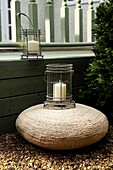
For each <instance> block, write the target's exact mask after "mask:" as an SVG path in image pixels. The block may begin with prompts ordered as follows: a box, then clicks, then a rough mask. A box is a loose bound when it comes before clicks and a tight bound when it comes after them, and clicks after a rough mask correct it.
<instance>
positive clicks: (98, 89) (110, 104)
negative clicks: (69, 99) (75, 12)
mask: <svg viewBox="0 0 113 170" xmlns="http://www.w3.org/2000/svg"><path fill="white" fill-rule="evenodd" d="M95 36H96V42H95V45H94V47H93V52H94V54H95V57H94V59H93V61H91V62H90V63H89V66H88V69H87V71H86V73H85V80H84V81H85V85H84V88H83V89H81V93H80V97H79V100H80V102H82V103H84V104H88V105H90V106H93V107H95V108H97V109H99V110H101V111H103V112H104V113H105V114H107V115H109V114H111V115H112V116H113V0H108V1H107V2H103V3H100V4H99V6H98V7H97V10H96V19H95Z"/></svg>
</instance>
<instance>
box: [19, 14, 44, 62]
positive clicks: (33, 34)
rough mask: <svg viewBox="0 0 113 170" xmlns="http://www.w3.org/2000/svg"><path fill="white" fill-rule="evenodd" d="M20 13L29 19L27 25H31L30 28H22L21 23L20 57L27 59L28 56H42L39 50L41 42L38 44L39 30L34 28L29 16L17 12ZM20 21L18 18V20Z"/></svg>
mask: <svg viewBox="0 0 113 170" xmlns="http://www.w3.org/2000/svg"><path fill="white" fill-rule="evenodd" d="M20 15H24V16H25V17H26V18H27V19H28V20H29V23H30V24H29V25H31V27H32V29H24V28H23V27H22V25H21V24H20V25H21V28H22V29H21V34H22V43H23V51H22V55H21V58H22V59H24V58H25V59H28V58H31V59H32V58H43V55H42V52H41V44H40V30H38V29H34V28H33V24H32V22H31V20H30V18H29V17H28V16H27V15H26V14H24V13H19V14H18V17H19V16H20ZM19 21H20V20H19Z"/></svg>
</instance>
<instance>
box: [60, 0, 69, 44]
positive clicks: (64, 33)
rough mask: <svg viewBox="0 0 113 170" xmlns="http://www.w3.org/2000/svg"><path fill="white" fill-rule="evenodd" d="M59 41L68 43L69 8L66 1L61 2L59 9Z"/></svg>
mask: <svg viewBox="0 0 113 170" xmlns="http://www.w3.org/2000/svg"><path fill="white" fill-rule="evenodd" d="M61 41H62V42H69V8H68V7H67V2H66V0H63V2H62V7H61Z"/></svg>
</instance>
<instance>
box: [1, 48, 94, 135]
mask: <svg viewBox="0 0 113 170" xmlns="http://www.w3.org/2000/svg"><path fill="white" fill-rule="evenodd" d="M20 55H21V52H13V53H12V52H10V53H7V52H6V53H5V52H4V53H3V52H1V53H0V133H6V132H12V131H14V130H15V120H16V118H17V116H18V115H19V114H20V113H21V112H22V111H23V110H24V109H26V108H28V107H30V106H33V105H36V104H39V103H43V102H44V100H45V97H46V82H45V81H44V74H45V68H46V64H50V63H72V64H73V68H74V75H73V98H74V100H75V101H76V95H77V93H78V91H79V89H80V88H81V86H83V82H84V81H83V77H84V76H83V72H84V71H85V70H86V68H87V65H88V62H89V60H90V59H91V58H92V57H94V54H93V52H92V51H89V50H83V51H81V50H72V51H70V50H65V51H61V50H59V51H49V50H48V51H43V55H44V58H43V60H22V59H20V58H21V57H20Z"/></svg>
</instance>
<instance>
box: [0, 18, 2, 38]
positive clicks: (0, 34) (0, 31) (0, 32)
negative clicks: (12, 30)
mask: <svg viewBox="0 0 113 170" xmlns="http://www.w3.org/2000/svg"><path fill="white" fill-rule="evenodd" d="M1 36H2V29H1V15H0V41H2V37H1Z"/></svg>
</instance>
